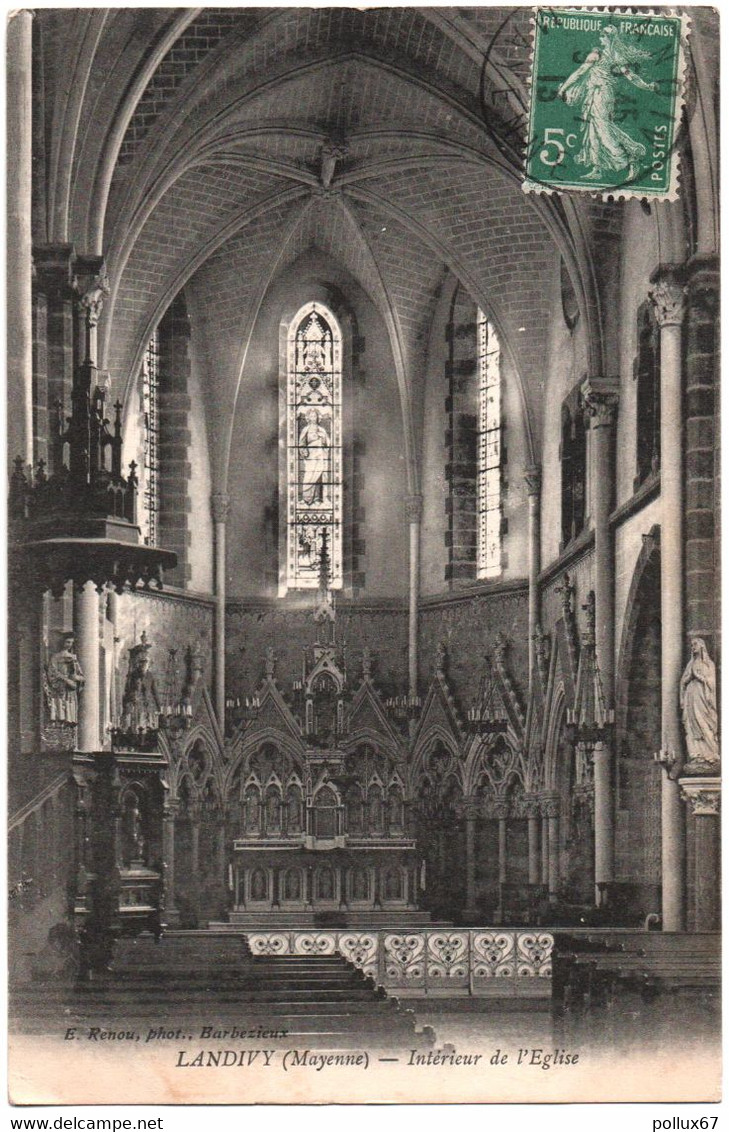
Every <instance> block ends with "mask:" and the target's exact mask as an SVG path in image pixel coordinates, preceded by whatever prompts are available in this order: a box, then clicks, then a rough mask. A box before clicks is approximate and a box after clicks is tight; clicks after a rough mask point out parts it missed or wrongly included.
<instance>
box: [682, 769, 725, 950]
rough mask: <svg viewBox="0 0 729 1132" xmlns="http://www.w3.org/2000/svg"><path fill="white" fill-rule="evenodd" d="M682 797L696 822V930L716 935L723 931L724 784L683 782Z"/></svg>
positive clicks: (706, 780)
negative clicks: (722, 835) (722, 790)
mask: <svg viewBox="0 0 729 1132" xmlns="http://www.w3.org/2000/svg"><path fill="white" fill-rule="evenodd" d="M679 786H680V789H681V795H682V797H683V798H684V799H685V800H686V801H687V802H688V803H689V805H690V806H691V812H692V813H693V815H694V819H695V829H696V834H695V841H694V868H695V873H696V882H695V883H696V896H695V910H694V923H693V925H692V927H693V930H694V931H696V932H716V931H719V929H720V927H721V904H720V894H721V842H720V837H719V834H720V829H719V811H720V803H721V780H720V779H718V778H698V777H697V778H681V779H680V780H679Z"/></svg>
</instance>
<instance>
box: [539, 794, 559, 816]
mask: <svg viewBox="0 0 729 1132" xmlns="http://www.w3.org/2000/svg"><path fill="white" fill-rule="evenodd" d="M540 802H541V805H542V814H543V815H544V817H545V818H558V817H559V794H553V793H548V794H542V795H541V796H540Z"/></svg>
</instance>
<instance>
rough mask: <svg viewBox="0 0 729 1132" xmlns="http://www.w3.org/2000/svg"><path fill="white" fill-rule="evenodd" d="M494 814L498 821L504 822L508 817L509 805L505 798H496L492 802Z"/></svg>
mask: <svg viewBox="0 0 729 1132" xmlns="http://www.w3.org/2000/svg"><path fill="white" fill-rule="evenodd" d="M494 813H495V814H496V817H497V818H498V819H499V821H506V819H507V818H508V816H509V803H508V801H507V799H506V798H497V799H496V801H495V802H494Z"/></svg>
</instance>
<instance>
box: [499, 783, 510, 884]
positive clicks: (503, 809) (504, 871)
mask: <svg viewBox="0 0 729 1132" xmlns="http://www.w3.org/2000/svg"><path fill="white" fill-rule="evenodd" d="M496 817H497V818H498V821H499V885H502V884H506V878H507V876H508V862H507V829H506V823H507V820H508V817H509V805H508V803H507V802H497V803H496Z"/></svg>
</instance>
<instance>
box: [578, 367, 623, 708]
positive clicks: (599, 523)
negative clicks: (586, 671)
mask: <svg viewBox="0 0 729 1132" xmlns="http://www.w3.org/2000/svg"><path fill="white" fill-rule="evenodd" d="M582 396H583V398H584V401H585V405H586V406H587V411H588V413H589V415H590V418H591V420H592V433H591V434H592V484H591V488H592V490H591V497H592V498H591V510H592V521H593V525H594V528H595V653H596V656H597V663H598V666H599V668H600V677H601V679H602V686H603V692H604V694H605V706H606V707H608V708H611V707H612V706H613V703H614V676H613V672H614V668H615V662H614V655H615V600H614V591H615V577H614V555H613V540H612V535H611V532H610V511H611V509H612V503H613V490H614V486H613V485H614V483H615V420H616V416H617V409H618V385H617V380H614V379H612V378H611V379H605V378H588V380H587V381H585V382H584V383H583V385H582Z"/></svg>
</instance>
